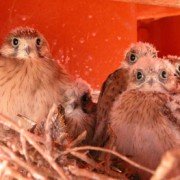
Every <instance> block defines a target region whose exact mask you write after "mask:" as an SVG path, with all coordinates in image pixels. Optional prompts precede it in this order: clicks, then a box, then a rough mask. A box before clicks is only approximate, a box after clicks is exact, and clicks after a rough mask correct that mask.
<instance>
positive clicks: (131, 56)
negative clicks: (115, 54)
mask: <svg viewBox="0 0 180 180" xmlns="http://www.w3.org/2000/svg"><path fill="white" fill-rule="evenodd" d="M129 61H130V63H135V62H136V61H137V56H136V54H135V53H131V54H130V55H129Z"/></svg>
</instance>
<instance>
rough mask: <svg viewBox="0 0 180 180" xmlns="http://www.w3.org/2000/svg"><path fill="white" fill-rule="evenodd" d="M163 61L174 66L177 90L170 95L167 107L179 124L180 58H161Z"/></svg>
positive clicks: (170, 56)
mask: <svg viewBox="0 0 180 180" xmlns="http://www.w3.org/2000/svg"><path fill="white" fill-rule="evenodd" d="M163 59H165V60H168V61H169V62H170V63H171V64H172V65H173V66H174V73H175V76H176V77H177V80H178V87H177V90H176V92H175V93H174V94H172V95H171V99H172V100H171V101H170V102H169V103H168V107H169V108H170V109H171V111H172V112H173V115H174V116H175V117H176V118H177V120H178V123H179V124H180V57H178V56H172V55H168V56H166V57H163Z"/></svg>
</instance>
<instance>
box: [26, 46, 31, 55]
mask: <svg viewBox="0 0 180 180" xmlns="http://www.w3.org/2000/svg"><path fill="white" fill-rule="evenodd" d="M25 51H26V53H27V55H29V54H30V52H31V48H30V47H29V46H27V47H26V48H25Z"/></svg>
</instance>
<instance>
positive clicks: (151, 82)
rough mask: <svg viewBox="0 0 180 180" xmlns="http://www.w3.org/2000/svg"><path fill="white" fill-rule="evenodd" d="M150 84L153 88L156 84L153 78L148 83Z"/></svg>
mask: <svg viewBox="0 0 180 180" xmlns="http://www.w3.org/2000/svg"><path fill="white" fill-rule="evenodd" d="M148 84H149V85H150V86H152V85H153V84H154V80H153V78H151V79H150V80H149V81H148Z"/></svg>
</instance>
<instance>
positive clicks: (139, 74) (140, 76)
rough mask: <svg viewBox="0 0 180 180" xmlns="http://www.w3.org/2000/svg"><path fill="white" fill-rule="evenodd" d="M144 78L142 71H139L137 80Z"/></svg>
mask: <svg viewBox="0 0 180 180" xmlns="http://www.w3.org/2000/svg"><path fill="white" fill-rule="evenodd" d="M143 78H144V75H143V73H142V72H141V71H137V73H136V79H137V80H142V79H143Z"/></svg>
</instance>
